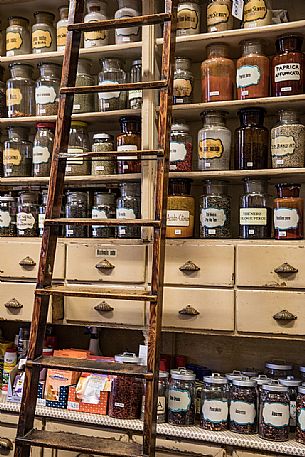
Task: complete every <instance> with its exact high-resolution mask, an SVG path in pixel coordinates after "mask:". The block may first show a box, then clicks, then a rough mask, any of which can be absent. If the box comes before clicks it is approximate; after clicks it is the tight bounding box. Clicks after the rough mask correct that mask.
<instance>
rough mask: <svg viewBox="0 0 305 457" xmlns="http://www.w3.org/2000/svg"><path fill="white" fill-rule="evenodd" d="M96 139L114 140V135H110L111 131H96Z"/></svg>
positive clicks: (94, 137)
mask: <svg viewBox="0 0 305 457" xmlns="http://www.w3.org/2000/svg"><path fill="white" fill-rule="evenodd" d="M93 139H94V140H112V141H113V136H112V135H109V133H95V134H94V135H93Z"/></svg>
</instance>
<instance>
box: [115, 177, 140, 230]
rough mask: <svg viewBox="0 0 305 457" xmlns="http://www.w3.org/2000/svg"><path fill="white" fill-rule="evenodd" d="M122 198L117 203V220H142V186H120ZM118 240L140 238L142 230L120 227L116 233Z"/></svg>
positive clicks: (136, 184)
mask: <svg viewBox="0 0 305 457" xmlns="http://www.w3.org/2000/svg"><path fill="white" fill-rule="evenodd" d="M120 191H121V196H120V197H119V198H118V199H117V201H116V218H117V219H140V218H141V184H140V183H130V182H126V183H122V184H120ZM116 234H117V237H118V238H140V237H141V228H140V227H131V226H127V225H120V226H119V227H118V228H117V231H116Z"/></svg>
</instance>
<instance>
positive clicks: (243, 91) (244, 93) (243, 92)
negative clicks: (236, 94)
mask: <svg viewBox="0 0 305 457" xmlns="http://www.w3.org/2000/svg"><path fill="white" fill-rule="evenodd" d="M241 95H242V96H243V97H245V96H246V95H249V91H248V90H242V91H241Z"/></svg>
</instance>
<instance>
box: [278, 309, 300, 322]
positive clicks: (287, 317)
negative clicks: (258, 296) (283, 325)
mask: <svg viewBox="0 0 305 457" xmlns="http://www.w3.org/2000/svg"><path fill="white" fill-rule="evenodd" d="M297 318H298V317H297V316H295V315H294V314H292V313H290V312H289V311H287V309H283V310H282V311H280V312H279V313H276V314H275V315H274V316H273V319H274V320H275V321H287V322H291V321H295V320H296V319H297Z"/></svg>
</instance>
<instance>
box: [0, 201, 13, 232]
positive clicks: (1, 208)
mask: <svg viewBox="0 0 305 457" xmlns="http://www.w3.org/2000/svg"><path fill="white" fill-rule="evenodd" d="M16 214H17V203H16V199H15V197H12V196H10V195H4V196H0V236H16V233H17V227H16Z"/></svg>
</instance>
